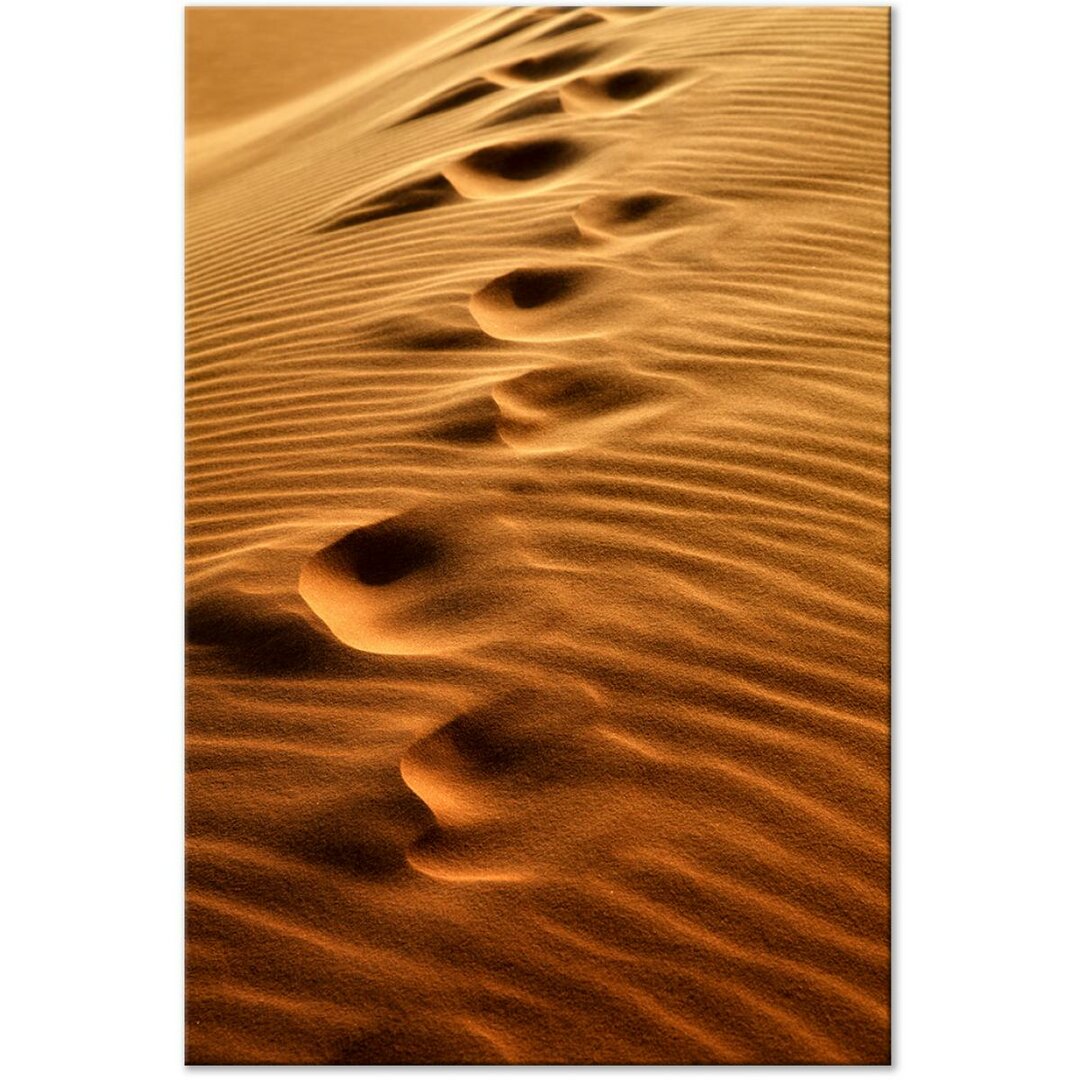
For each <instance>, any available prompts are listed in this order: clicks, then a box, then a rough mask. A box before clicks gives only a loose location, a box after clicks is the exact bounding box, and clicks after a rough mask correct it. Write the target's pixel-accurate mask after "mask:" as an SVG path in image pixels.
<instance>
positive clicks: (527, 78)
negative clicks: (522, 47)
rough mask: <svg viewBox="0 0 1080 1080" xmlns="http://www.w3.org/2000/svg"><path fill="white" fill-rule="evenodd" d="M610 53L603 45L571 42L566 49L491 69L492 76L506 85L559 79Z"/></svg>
mask: <svg viewBox="0 0 1080 1080" xmlns="http://www.w3.org/2000/svg"><path fill="white" fill-rule="evenodd" d="M606 52H607V50H606V49H604V48H603V47H597V46H591V45H571V46H569V47H567V48H565V49H557V50H556V51H554V52H549V53H545V54H543V55H541V56H529V57H526V58H525V59H524V60H518V61H517V62H516V63H513V64H507V65H506V66H504V67H500V68H496V69H495V70H494V71H493V72H491V75H490V78H491V79H493V80H494V81H495V82H498V83H501V84H502V85H504V86H521V85H522V84H525V83H546V82H555V81H556V80H558V79H564V78H565V77H566V76H567V75H570V74H572V73H573V72H575V71H580V70H581V69H582V68H583V67H585V66H586V65H588V64H591V63H592V62H593V61H594V60H596V59H598V58H599V57H601V56H603V55H605V53H606Z"/></svg>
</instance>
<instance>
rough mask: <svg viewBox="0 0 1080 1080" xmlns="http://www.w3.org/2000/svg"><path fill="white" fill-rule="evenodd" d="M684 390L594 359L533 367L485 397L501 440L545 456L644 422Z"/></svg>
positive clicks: (669, 380)
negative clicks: (492, 404) (494, 414)
mask: <svg viewBox="0 0 1080 1080" xmlns="http://www.w3.org/2000/svg"><path fill="white" fill-rule="evenodd" d="M684 393H685V391H684V389H683V387H682V385H681V384H680V383H679V382H678V381H676V380H675V379H672V378H667V377H664V376H659V375H646V374H642V373H640V372H637V371H634V370H632V369H631V368H630V367H629V366H628V365H626V364H621V363H606V364H605V363H597V364H573V365H568V366H566V367H555V368H538V369H537V370H535V371H529V372H526V373H525V374H524V375H519V376H517V378H514V379H510V380H508V381H507V382H504V383H499V384H498V385H496V386H495V387H493V388H492V391H491V396H492V398H493V399H494V401H495V403H496V405H498V407H499V412H500V418H499V422H498V432H499V436H500V437H501V438H502V440H503V441H504V442H505V443H506V444H507V445H508V446H511V447H513V448H514V449H515V450H517V451H519V452H521V453H526V454H549V453H556V452H560V451H565V450H574V449H577V448H578V447H580V446H583V445H586V444H588V443H591V442H595V441H598V440H600V439H602V438H604V437H606V436H608V435H610V434H611V433H612V432H613V431H615V430H617V429H620V428H625V427H628V426H631V425H637V424H641V423H645V422H647V421H649V420H651V419H653V418H654V417H656V416H659V415H660V414H661V413H664V412H666V411H667V410H668V409H670V408H671V407H672V406H673V405H675V404H676V403H677V402H678V401H679V400H680V398H681V397H683V396H684Z"/></svg>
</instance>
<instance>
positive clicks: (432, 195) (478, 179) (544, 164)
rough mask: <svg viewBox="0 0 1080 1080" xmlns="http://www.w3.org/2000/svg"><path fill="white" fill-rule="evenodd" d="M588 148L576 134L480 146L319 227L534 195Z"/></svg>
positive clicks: (566, 173)
mask: <svg viewBox="0 0 1080 1080" xmlns="http://www.w3.org/2000/svg"><path fill="white" fill-rule="evenodd" d="M587 154H588V148H587V146H586V144H585V143H583V142H582V141H580V140H577V139H569V138H546V139H523V140H517V141H514V142H506V143H497V144H494V145H492V146H485V147H481V148H480V149H479V150H474V151H473V152H472V153H471V154H468V155H467V156H466V157H464V158H461V159H460V160H458V161H451V162H448V163H447V164H446V165H445V166H443V170H442V172H440V173H435V174H428V175H424V176H421V177H419V178H417V179H415V180H410V181H408V182H406V183H403V184H398V185H395V186H394V187H392V188H386V189H384V190H383V191H379V192H375V193H374V194H372V195H370V196H368V197H366V198H364V199H361V200H359V201H358V202H354V203H351V204H349V205H347V206H345V207H343V208H342V209H340V210H338V211H336V212H335V213H334V214H332V215H331V216H330V218H329V219H328V220H326V221H324V222H323V223H321V224H320V225H318V226H317V227H316V232H321V233H329V232H337V231H339V230H341V229H349V228H354V227H355V226H357V225H365V224H367V223H368V222H372V221H382V220H384V219H386V218H394V217H400V216H401V215H403V214H415V213H418V212H420V211H422V210H432V209H434V208H435V207H439V206H448V205H450V204H451V203H455V202H460V201H461V199H462V198H463V197H464V198H467V199H505V198H515V197H518V196H521V195H532V194H535V193H536V192H538V191H542V190H544V189H545V188H549V187H551V186H552V185H554V184H556V183H563V182H565V181H566V180H568V179H570V178H571V177H572V175H573V169H574V166H576V165H577V164H579V163H580V162H582V161H584V159H585V158H586V156H587Z"/></svg>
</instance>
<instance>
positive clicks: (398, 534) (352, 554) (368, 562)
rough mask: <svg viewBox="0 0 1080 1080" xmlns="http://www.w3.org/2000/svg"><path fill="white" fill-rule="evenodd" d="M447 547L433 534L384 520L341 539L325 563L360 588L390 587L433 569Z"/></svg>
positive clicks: (391, 520)
mask: <svg viewBox="0 0 1080 1080" xmlns="http://www.w3.org/2000/svg"><path fill="white" fill-rule="evenodd" d="M445 550H446V545H445V543H444V542H443V541H442V540H441V538H440V537H439V536H438V535H437V534H436V533H434V532H431V531H428V530H424V529H418V528H415V527H409V526H407V525H402V523H401V522H400V521H399V520H398V519H396V518H387V520H385V521H380V522H378V523H377V524H375V525H369V526H368V527H367V528H365V529H356V530H354V531H353V532H351V533H349V534H348V535H347V536H343V537H342V538H341V539H340V540H339V541H338V542H337V543H336V544H334V545H333V548H332V549H328V553H325V552H324V554H328V560H327V561H328V562H332V564H333V565H334V567H335V568H336V569H338V570H339V571H340V572H341V573H342V574H343V575H347V576H348V577H350V578H353V579H355V580H356V581H358V582H360V584H361V585H391V584H393V583H394V582H395V581H400V580H401V579H402V578H403V577H405V576H406V575H407V574H414V573H416V572H417V571H418V570H425V569H427V568H428V567H431V566H434V565H435V564H436V563H437V562H438V561H439V559H440V557H441V556H442V555H443V554H444V553H445Z"/></svg>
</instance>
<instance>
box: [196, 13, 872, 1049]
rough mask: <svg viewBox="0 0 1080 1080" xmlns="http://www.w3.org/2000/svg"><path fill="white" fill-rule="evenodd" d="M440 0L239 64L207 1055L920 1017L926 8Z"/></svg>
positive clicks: (787, 1036) (199, 403)
mask: <svg viewBox="0 0 1080 1080" xmlns="http://www.w3.org/2000/svg"><path fill="white" fill-rule="evenodd" d="M351 15H352V18H353V19H354V20H359V22H358V23H356V27H359V28H360V29H362V26H361V24H362V22H363V20H364V19H373V20H376V19H377V18H381V17H383V16H385V15H386V13H381V14H380V15H378V16H377V15H376V14H375V13H372V12H365V11H363V10H359V11H355V12H352V13H351ZM192 18H193V15H192V14H189V20H190V19H192ZM232 18H233V20H234V26H235V25H237V24H240V25H242V24H243V19H244V16H243V15H242V14H239V13H235V14H234V15H233V16H232ZM360 29H355V28H354V31H353V32H355V33H358V34H359V33H360ZM431 30H432V31H433V36H430V37H428V38H426V39H425V40H423V41H419V42H418V43H417V42H415V41H414V42H412V43H405V44H404V47H403V50H402V51H401V52H400V53H398V54H396V55H394V56H391V57H390V59H389V61H387V60H386V57H387V56H389V53H386V52H385V51H384V52H382V53H380V52H379V48H380V47H377V46H375V45H373V46H372V49H373V52H372V55H371V56H369V57H366V58H365V56H362V55H360V56H358V57H357V58H356V62H355V64H352V65H351V66H350V65H349V64H346V63H345V61H344V60H343V59H342V56H341V54H340V53H339V52H337V51H335V50H334V49H333V48H332V47H331V45H330V44H329V43H327V45H326V53H325V58H326V62H325V73H326V75H327V76H328V77H327V78H325V79H324V78H322V77H321V76H318V75H317V74H316V73H317V72H318V71H319V62H320V60H321V57H322V55H323V54H321V53H319V54H318V55H313V54H312V50H313V47H312V46H311V45H310V44H309V45H308V46H306V58H305V61H304V63H305V65H306V66H305V67H304V70H303V72H302V73H301V74H296V75H295V80H294V81H290V79H293V77H292V76H290V77H289V78H288V79H285V78H283V79H282V80H281V81H280V82H278V83H277V84H276V86H277V88H276V89H275V88H273V87H272V88H271V89H266V88H265V87H264V88H263V90H259V91H258V92H257V93H256V91H254V90H253V91H252V94H253V95H254V96H252V97H250V98H245V97H244V92H245V81H246V77H245V79H240V80H238V81H237V83H236V85H235V86H233V87H231V88H230V87H229V86H228V80H226V82H225V85H224V87H223V89H222V90H221V96H220V101H219V102H218V104H217V106H215V104H214V96H213V93H212V92H211V91H212V88H213V86H214V85H215V83H214V80H213V79H210V80H209V82H208V83H207V85H206V86H203V87H201V89H199V90H198V92H197V95H196V96H198V95H202V98H201V101H202V103H200V104H199V106H198V109H199V112H198V116H196V117H193V124H192V128H191V132H190V138H189V144H188V205H187V239H188V255H187V273H188V281H187V310H188V323H187V328H188V330H187V333H188V350H189V351H188V385H189V397H188V440H189V450H188V484H189V494H188V504H187V505H188V543H189V547H188V593H189V609H188V638H189V641H190V646H189V659H188V673H189V678H188V695H189V710H188V769H189V774H188V776H189V779H188V800H187V815H188V840H189V847H188V903H189V908H188V924H187V933H188V949H189V952H188V1060H189V1061H190V1062H193V1063H246V1064H254V1063H294V1064H295V1063H462V1062H463V1063H486V1062H491V1063H499V1062H516V1063H528V1062H534V1063H536V1062H555V1063H560V1062H595V1063H623V1062H628V1063H712V1062H727V1063H795V1062H819V1063H831V1062H853V1063H884V1062H886V1061H887V1060H888V1058H889V775H888V771H889V730H888V719H889V683H888V675H889V607H888V604H889V577H888V556H889V534H888V522H889V501H888V499H889V474H888V464H889V443H888V434H889V413H888V406H889V396H888V395H889V388H888V376H889V369H888V354H889V293H888V287H889V277H888V271H889V266H888V259H889V203H888V200H889V129H888V124H889V70H888V64H889V55H888V50H889V15H888V10H887V9H882V8H850V9H843V8H828V9H826V8H773V9H769V8H756V9H755V8H729V9H694V8H687V9H666V10H665V9H650V10H639V11H637V12H634V11H622V12H620V11H611V10H608V11H605V10H603V9H587V10H577V11H575V10H568V9H542V10H538V9H511V10H506V9H487V10H480V11H472V12H458V13H456V16H455V17H454V18H453V20H447V21H445V22H444V23H443V24H442V25H441V28H439V27H435V26H433V27H432V28H431ZM388 33H389V32H388ZM210 36H211V37H212V35H210ZM385 40H386V41H389V40H390V38H389V36H387V37H386V39H385ZM386 47H388V46H386ZM204 55H206V54H205V53H204V52H192V54H191V57H190V61H189V71H190V73H191V74H190V77H191V78H192V80H193V85H194V81H195V80H197V79H198V78H199V75H200V72H199V68H200V65H202V64H209V63H210V61H208V60H205V59H202V57H204ZM251 55H252V57H254V58H255V59H252V60H251V61H250V63H248V67H249V68H250V67H252V65H254V67H256V68H258V62H257V58H258V56H259V55H260V54H259V52H258V50H253V51H252V54H251ZM263 55H265V54H263ZM262 63H263V64H264V65H268V64H269V63H270V61H268V60H265V59H264V60H263V61H262ZM256 74H257V72H256ZM274 78H275V76H273V75H272V74H271V73H267V79H268V82H271V83H272V82H273V81H274ZM252 79H255V76H254V75H252ZM256 81H257V80H256ZM208 88H209V89H208ZM286 90H288V92H286ZM259 95H261V96H259ZM256 99H257V100H258V102H259V106H260V107H259V109H257V110H255V111H252V110H253V104H252V103H253V102H255V101H256ZM245 102H246V103H245Z"/></svg>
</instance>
